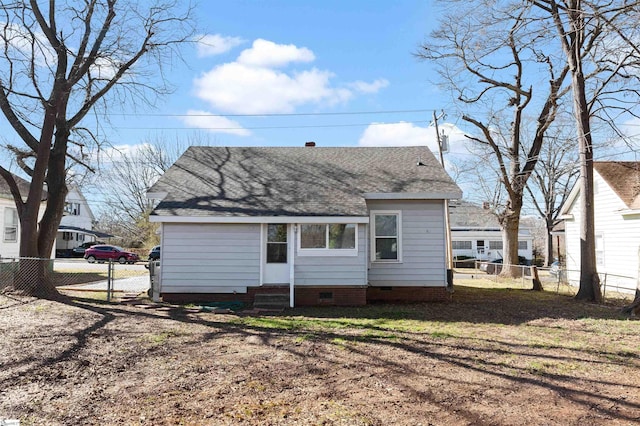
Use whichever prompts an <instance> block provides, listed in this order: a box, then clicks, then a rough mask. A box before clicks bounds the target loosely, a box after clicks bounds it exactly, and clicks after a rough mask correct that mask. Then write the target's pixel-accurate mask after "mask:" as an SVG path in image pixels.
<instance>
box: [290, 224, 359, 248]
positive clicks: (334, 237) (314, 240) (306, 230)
mask: <svg viewBox="0 0 640 426" xmlns="http://www.w3.org/2000/svg"><path fill="white" fill-rule="evenodd" d="M357 230H358V226H357V224H355V223H326V224H325V223H322V224H316V223H304V224H301V225H300V236H299V239H298V247H299V251H298V253H299V254H300V255H301V256H305V255H307V256H356V255H357V254H358V248H357V237H356V236H357Z"/></svg>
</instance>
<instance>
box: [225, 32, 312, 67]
mask: <svg viewBox="0 0 640 426" xmlns="http://www.w3.org/2000/svg"><path fill="white" fill-rule="evenodd" d="M315 59H316V56H315V55H314V54H313V52H312V51H311V50H309V49H307V48H306V47H296V46H295V45H293V44H276V43H274V42H272V41H269V40H263V39H261V38H259V39H257V40H255V41H254V42H253V46H251V48H250V49H245V50H243V51H242V53H240V56H239V57H238V59H237V62H238V63H240V64H243V65H247V66H253V67H266V68H275V67H282V66H285V65H287V64H289V63H291V62H313V61H314V60H315Z"/></svg>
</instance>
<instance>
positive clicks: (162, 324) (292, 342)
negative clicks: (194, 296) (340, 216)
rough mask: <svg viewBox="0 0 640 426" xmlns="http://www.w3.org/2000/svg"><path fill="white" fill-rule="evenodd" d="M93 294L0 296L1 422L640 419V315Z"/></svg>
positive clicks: (505, 306)
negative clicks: (124, 299)
mask: <svg viewBox="0 0 640 426" xmlns="http://www.w3.org/2000/svg"><path fill="white" fill-rule="evenodd" d="M74 296H77V295H74ZM83 297H84V295H80V297H76V298H72V299H69V300H68V301H66V302H51V301H39V300H31V299H16V298H9V297H6V296H0V420H2V419H19V420H20V425H21V426H23V425H30V424H34V425H41V424H46V425H116V424H117V425H122V424H127V425H131V424H143V425H174V424H180V425H227V424H228V425H235V424H247V425H275V424H278V425H280V424H283V425H294V424H295V425H392V424H393V425H419V424H421V425H432V424H433V425H470V424H472V425H485V424H486V425H532V424H563V425H605V424H606V425H628V424H637V423H639V422H640V356H639V355H638V354H639V353H640V321H638V320H636V319H628V318H626V317H623V316H621V315H620V314H619V307H618V306H611V305H608V306H595V305H590V304H583V303H578V302H576V301H574V300H572V299H571V298H568V297H566V296H558V295H555V294H551V293H543V294H540V293H537V294H536V293H533V292H531V291H526V290H506V289H481V288H472V287H458V288H457V291H456V293H455V294H454V296H453V300H452V301H451V302H450V303H440V304H423V305H408V306H403V305H395V306H389V305H380V306H369V307H365V308H344V309H338V308H317V309H295V310H291V311H285V312H283V313H280V314H277V315H252V316H250V315H241V314H215V313H211V312H201V311H200V310H199V309H198V308H196V307H181V306H166V305H153V304H151V303H150V302H144V301H137V302H134V303H106V302H100V301H96V300H90V299H86V298H83Z"/></svg>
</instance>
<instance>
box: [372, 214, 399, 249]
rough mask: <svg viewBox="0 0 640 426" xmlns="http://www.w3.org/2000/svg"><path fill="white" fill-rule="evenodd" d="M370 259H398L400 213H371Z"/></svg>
mask: <svg viewBox="0 0 640 426" xmlns="http://www.w3.org/2000/svg"><path fill="white" fill-rule="evenodd" d="M371 229H372V233H373V238H372V245H373V247H372V253H371V255H372V260H374V261H400V213H395V212H379V213H373V224H372V226H371Z"/></svg>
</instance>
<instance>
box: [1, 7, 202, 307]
mask: <svg viewBox="0 0 640 426" xmlns="http://www.w3.org/2000/svg"><path fill="white" fill-rule="evenodd" d="M0 14H1V15H0V16H1V17H0V26H1V31H0V43H1V44H2V53H1V54H0V64H1V65H0V110H1V111H2V113H3V115H4V117H5V118H6V119H7V121H8V122H9V124H10V126H11V128H12V129H13V130H14V131H15V133H16V135H17V140H19V143H16V144H10V145H9V149H10V150H11V151H12V152H13V153H14V156H15V159H16V163H17V164H18V165H19V166H20V168H21V169H22V170H23V172H24V173H26V174H27V175H28V176H29V177H30V179H31V186H30V189H29V192H28V193H27V194H23V193H21V192H20V190H19V189H18V186H17V185H16V182H15V180H14V179H13V177H12V175H11V174H10V173H9V171H8V170H7V169H5V168H0V175H1V176H2V177H3V178H4V179H5V180H6V181H7V183H8V185H9V187H10V188H11V193H12V196H13V198H14V201H15V204H16V208H17V210H18V215H19V218H20V225H21V227H20V255H21V256H27V257H34V258H38V257H49V255H50V253H51V251H52V248H53V243H54V240H55V236H56V232H57V229H58V225H59V223H60V219H61V218H62V213H63V208H64V202H65V196H66V194H67V186H66V183H65V179H66V175H67V173H66V172H67V170H68V168H69V167H70V166H71V165H72V164H80V165H84V166H86V167H87V168H91V164H89V162H88V159H87V157H86V155H85V154H86V151H87V149H88V145H89V144H91V143H96V144H97V143H100V142H101V140H100V138H99V137H98V136H97V133H96V132H95V131H94V130H95V128H96V127H98V125H99V123H100V122H101V121H102V120H103V119H104V117H106V115H105V113H106V112H107V110H108V107H109V106H113V105H119V106H120V105H123V104H125V103H126V102H129V101H135V102H138V103H139V102H145V103H146V102H153V97H154V96H159V95H162V94H165V93H167V92H168V91H169V90H170V87H168V85H167V83H166V81H165V79H164V76H165V75H164V73H163V67H164V66H165V65H166V64H167V63H168V61H170V60H171V59H172V58H173V56H177V55H179V48H180V47H181V46H182V45H183V44H184V43H185V42H188V41H189V40H190V38H191V37H192V35H193V32H194V30H193V27H192V25H191V22H192V21H191V14H192V10H191V8H190V6H189V5H186V6H185V5H184V4H182V2H180V1H178V0H167V1H163V0H158V1H156V2H153V1H151V2H132V1H120V0H75V1H74V0H67V1H64V2H56V1H55V0H50V1H49V2H47V3H43V2H38V1H37V0H30V1H20V2H2V7H1V8H0ZM88 115H89V116H90V117H92V118H93V119H94V120H95V121H94V122H93V125H90V124H89V123H88V120H86V118H87V116H88ZM45 186H46V188H47V192H48V196H47V202H46V208H45V210H44V214H43V215H42V218H41V219H40V218H39V209H40V202H41V200H42V198H43V197H42V196H43V193H44V191H45ZM38 222H40V223H38ZM25 292H27V293H29V294H32V295H40V296H45V297H46V296H52V295H55V294H56V290H55V288H54V287H53V285H52V284H51V283H49V282H47V280H44V279H35V280H32V281H30V284H29V286H28V287H27V288H25Z"/></svg>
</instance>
